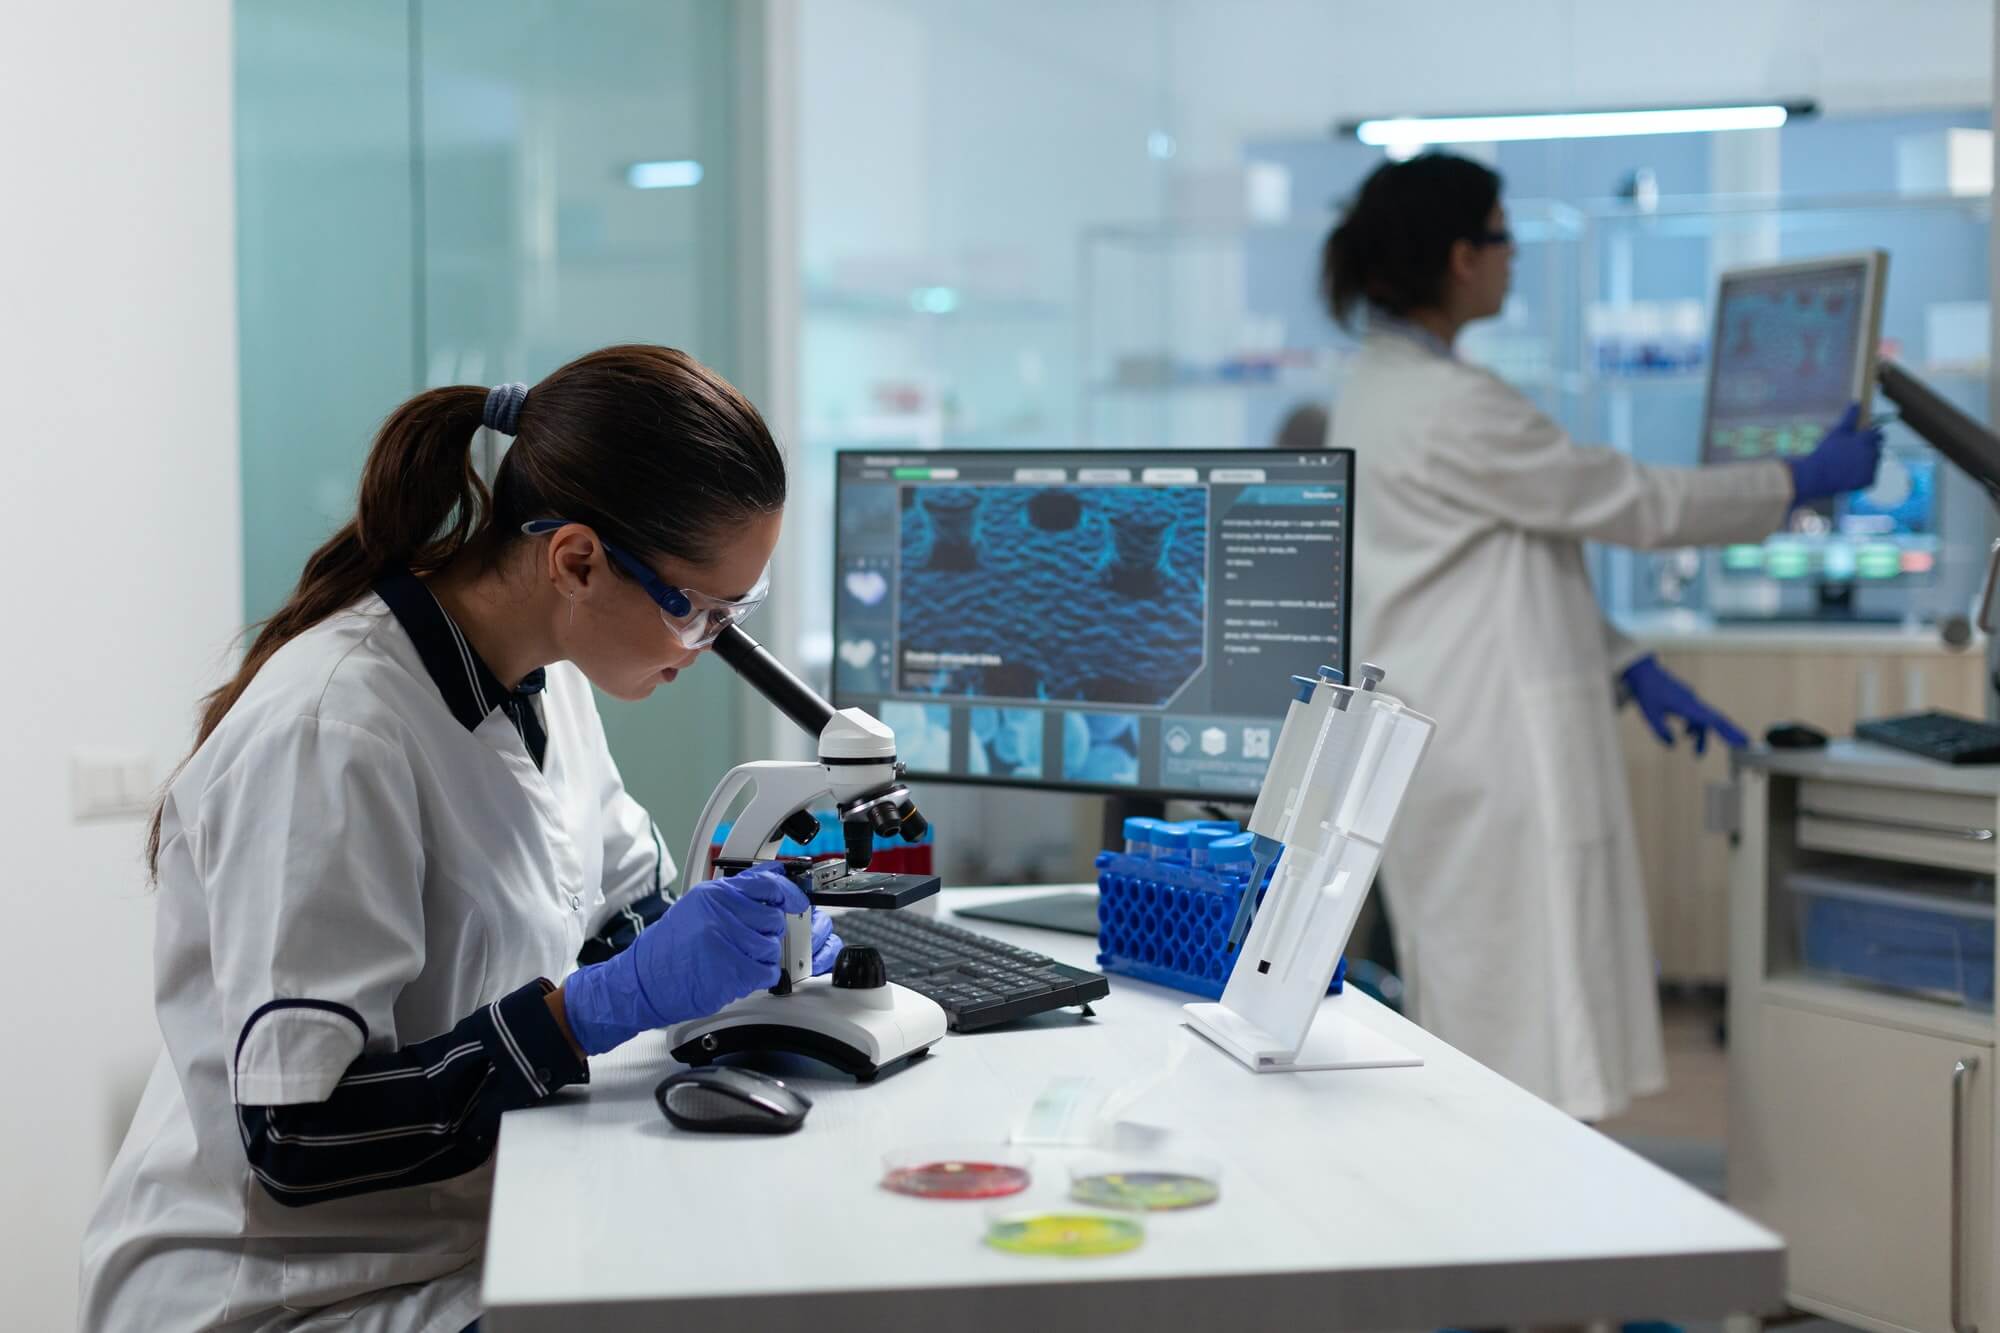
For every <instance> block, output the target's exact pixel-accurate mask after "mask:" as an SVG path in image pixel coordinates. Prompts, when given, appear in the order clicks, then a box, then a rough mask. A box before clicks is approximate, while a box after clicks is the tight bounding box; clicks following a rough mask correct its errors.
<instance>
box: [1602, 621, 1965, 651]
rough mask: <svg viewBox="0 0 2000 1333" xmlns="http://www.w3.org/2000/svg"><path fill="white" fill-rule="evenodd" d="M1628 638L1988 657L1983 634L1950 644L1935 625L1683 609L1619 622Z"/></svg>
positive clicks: (1680, 645)
mask: <svg viewBox="0 0 2000 1333" xmlns="http://www.w3.org/2000/svg"><path fill="white" fill-rule="evenodd" d="M1615 623H1616V624H1617V626H1618V628H1619V630H1621V631H1622V632H1623V633H1624V634H1625V635H1626V636H1627V637H1629V638H1631V639H1633V640H1634V641H1635V642H1637V643H1639V644H1641V645H1643V646H1644V647H1647V648H1650V649H1653V650H1655V651H1659V652H1664V651H1670V650H1674V649H1683V650H1694V651H1704V652H1728V653H1796V652H1814V653H1836V654H1850V655H1862V656H1873V655H1880V656H1888V657H1899V656H1909V655H1915V656H1934V655H1936V654H1938V653H1951V654H1957V653H1967V654H1969V655H1970V656H1972V657H1974V658H1979V657H1982V656H1984V653H1983V651H1982V650H1983V648H1984V645H1985V639H1984V636H1982V635H1980V634H1978V633H1976V632H1975V633H1973V635H1972V641H1971V642H1970V643H1966V644H1960V645H1953V644H1948V643H1946V642H1945V641H1944V640H1943V638H1942V637H1940V635H1939V633H1938V629H1937V626H1935V625H1921V624H1908V623H1903V622H1895V623H1878V622H1866V621H1862V622H1848V623H1845V624H1843V623H1841V622H1839V621H1792V622H1786V621H1756V620H1751V621H1717V620H1714V619H1711V618H1710V617H1708V616H1701V615H1693V614H1689V613H1687V612H1681V611H1662V612H1655V613H1650V614H1642V615H1627V616H1619V617H1617V618H1616V621H1615Z"/></svg>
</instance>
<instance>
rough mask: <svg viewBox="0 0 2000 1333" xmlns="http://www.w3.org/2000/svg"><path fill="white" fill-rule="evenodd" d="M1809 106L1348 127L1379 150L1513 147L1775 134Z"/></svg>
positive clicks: (1409, 120)
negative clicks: (1527, 142)
mask: <svg viewBox="0 0 2000 1333" xmlns="http://www.w3.org/2000/svg"><path fill="white" fill-rule="evenodd" d="M1810 109H1811V108H1810V107H1786V106H1779V105H1776V104H1771V105H1762V106H1701V107H1679V108H1672V109H1662V110H1657V111H1552V112H1538V113H1534V114H1529V115H1513V116H1404V117H1397V118H1393V119H1387V120H1364V121H1359V122H1357V123H1355V124H1354V125H1352V126H1351V127H1348V128H1350V130H1351V132H1352V133H1353V135H1354V137H1355V138H1357V139H1359V140H1360V141H1361V142H1362V143H1365V144H1371V145H1373V146H1375V147H1378V148H1389V147H1399V148H1400V147H1410V146H1421V145H1425V144H1441V143H1511V142H1515V141H1518V140H1521V139H1608V138H1615V137H1617V136H1620V135H1631V134H1713V133H1716V132H1718V131H1721V130H1774V129H1776V128H1778V127H1779V126H1780V125H1783V124H1784V123H1785V121H1786V120H1787V119H1789V118H1790V116H1791V115H1792V113H1793V112H1794V111H1810Z"/></svg>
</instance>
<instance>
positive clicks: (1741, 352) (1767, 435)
mask: <svg viewBox="0 0 2000 1333" xmlns="http://www.w3.org/2000/svg"><path fill="white" fill-rule="evenodd" d="M1863 281H1864V279H1863V275H1862V273H1861V272H1860V271H1859V270H1858V269H1839V270H1833V271H1829V272H1823V273H1804V274H1787V275H1773V276H1771V277H1769V278H1745V279H1741V280H1737V281H1733V282H1731V283H1730V284H1729V285H1728V286H1726V287H1725V288H1724V291H1723V298H1722V314H1721V318H1720V319H1719V320H1718V321H1717V325H1716V336H1717V340H1718V341H1717V345H1716V347H1715V365H1714V371H1713V375H1714V388H1713V397H1712V401H1711V403H1710V406H1709V440H1708V452H1707V458H1708V461H1710V462H1718V461H1727V460H1729V459H1736V458H1768V457H1771V456H1773V455H1782V456H1790V455H1796V454H1803V453H1808V452H1810V451H1811V450H1812V448H1813V446H1815V445H1816V444H1818V443H1819V439H1820V436H1821V435H1822V434H1823V433H1824V432H1825V430H1826V428H1827V427H1828V426H1830V425H1832V424H1833V422H1834V419H1835V418H1836V417H1838V416H1839V415H1840V413H1841V411H1842V410H1843V409H1844V408H1845V407H1846V406H1847V404H1848V403H1849V402H1850V401H1851V400H1852V399H1853V398H1854V383H1853V380H1854V373H1855V371H1854V362H1855V352H1856V349H1857V347H1858V346H1859V342H1860V338H1861V336H1862V321H1863V317H1864V315H1865V313H1866V312H1865V310H1864V309H1863V303H1862V286H1863Z"/></svg>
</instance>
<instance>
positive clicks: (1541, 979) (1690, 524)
mask: <svg viewBox="0 0 2000 1333" xmlns="http://www.w3.org/2000/svg"><path fill="white" fill-rule="evenodd" d="M1512 257H1513V246H1512V243H1511V240H1510V238H1509V235H1508V232H1507V220H1506V216H1505V213H1504V211H1503V210H1502V208H1501V204H1500V179H1499V177H1498V176H1497V175H1495V174H1494V173H1493V172H1491V171H1489V170H1487V169H1486V168H1485V167H1483V166H1480V165H1478V164H1477V163H1474V162H1470V161H1467V160H1465V159H1463V158H1457V157H1452V156H1447V155H1443V154H1429V155H1425V156H1422V157H1417V158H1414V159H1411V160H1410V161H1407V162H1401V163H1392V164H1389V165H1386V166H1384V167H1382V168H1380V169H1379V170H1377V171H1376V172H1375V173H1374V174H1373V175H1372V176H1371V177H1370V178H1369V179H1368V181H1367V182H1366V184H1365V185H1364V186H1363V187H1362V189H1361V192H1360V194H1359V195H1358V196H1357V197H1356V199H1355V201H1354V203H1353V204H1352V206H1351V207H1350V208H1349V210H1348V212H1347V214H1346V216H1345V217H1344V218H1343V220H1342V221H1341V223H1340V225H1339V226H1338V227H1337V228H1336V229H1335V230H1334V231H1333V232H1332V234H1331V235H1330V236H1329V238H1328V240H1327V244H1326V249H1325V255H1324V262H1323V270H1322V289H1323V294H1324V296H1325V297H1326V299H1327V301H1328V304H1329V306H1330V307H1331V309H1332V312H1333V314H1334V316H1335V317H1336V318H1337V319H1338V320H1340V321H1341V322H1342V323H1343V324H1346V325H1348V326H1349V327H1358V328H1359V329H1360V330H1362V331H1363V333H1364V338H1363V343H1362V347H1361V351H1360V353H1359V355H1358V356H1357V357H1356V358H1355V360H1354V362H1353V364H1352V366H1351V369H1350V371H1349V373H1348V374H1347V376H1346V377H1345V380H1344V383H1343V386H1342V389H1341V392H1340V394H1339V397H1338V400H1337V402H1336V405H1335V409H1334V413H1333V426H1332V429H1331V431H1330V433H1329V436H1328V439H1329V443H1330V444H1331V445H1332V446H1334V447H1337V448H1347V449H1352V450H1354V452H1355V457H1356V473H1355V500H1356V506H1355V515H1356V518H1355V539H1356V540H1355V556H1354V608H1353V610H1354V615H1353V647H1354V657H1355V660H1357V661H1358V660H1360V659H1362V658H1367V659H1369V660H1371V661H1376V662H1379V663H1381V664H1382V665H1383V666H1384V667H1386V668H1387V669H1388V672H1389V682H1390V687H1391V688H1393V689H1395V690H1396V691H1397V693H1399V694H1400V695H1401V696H1402V697H1404V698H1406V699H1407V700H1408V701H1409V702H1410V704H1411V705H1412V706H1414V707H1416V708H1418V709H1421V710H1423V711H1424V712H1427V713H1430V714H1432V715H1433V716H1435V717H1436V718H1437V722H1438V730H1437V738H1436V740H1435V742H1434V743H1433V745H1432V747H1431V750H1430V754H1429V756H1428V758H1427V759H1426V760H1425V764H1424V768H1423V771H1422V772H1421V773H1420V774H1419V775H1418V779H1417V784H1416V786H1415V787H1414V789H1413V790H1412V791H1411V793H1410V795H1409V798H1408V800H1407V801H1406V803H1405V805H1404V807H1403V810H1402V814H1401V817H1400V819H1399V821H1398V824H1397V829H1396V836H1395V841H1394V844H1393V845H1392V846H1391V847H1390V848H1389V849H1388V855H1387V859H1386V864H1385V867H1384V870H1383V882H1384V889H1385V894H1386V896H1387V899H1388V908H1389V915H1390V920H1391V925H1392V928H1393V930H1394V934H1395V940H1396V947H1397V954H1398V958H1399V960H1400V964H1401V967H1402V970H1403V972H1404V974H1405V982H1406V984H1407V987H1408V991H1407V993H1408V995H1409V996H1410V1001H1411V1004H1412V1012H1413V1014H1414V1016H1415V1017H1416V1019H1417V1020H1418V1021H1419V1022H1421V1023H1423V1024H1424V1025H1425V1026H1426V1027H1428V1028H1429V1029H1430V1030H1432V1031H1433V1032H1436V1033H1437V1034H1438V1035H1439V1036H1441V1037H1443V1038H1444V1039H1445V1040H1447V1041H1449V1042H1451V1043H1452V1044H1454V1045H1456V1046H1458V1047H1459V1048H1460V1049H1462V1050H1464V1051H1466V1052H1467V1053H1468V1054H1470V1055H1472V1056H1474V1057H1475V1058H1477V1059H1479V1060H1481V1061H1482V1062H1484V1063H1486V1064H1487V1065H1489V1066H1491V1067H1492V1068H1494V1069H1496V1070H1498V1071H1499V1072H1500V1073H1502V1074H1504V1075H1506V1076H1507V1077H1508V1078H1510V1079H1512V1080H1514V1081H1515V1082H1517V1083H1519V1084H1521V1085H1522V1086H1523V1087H1526V1088H1527V1089H1529V1090H1530V1091H1532V1092H1534V1093H1536V1094H1538V1095H1540V1096H1542V1097H1544V1098H1546V1099H1548V1100H1549V1101H1551V1102H1554V1103H1555V1104H1556V1105H1557V1106H1560V1107H1562V1108H1563V1109H1564V1110H1566V1111H1568V1112H1570V1113H1571V1114H1573V1115H1576V1116H1579V1117H1581V1118H1583V1119H1586V1120H1595V1119H1600V1118H1603V1117H1606V1116H1609V1115H1612V1114H1615V1113H1616V1112H1617V1111H1619V1110H1620V1109H1621V1108H1623V1107H1624V1106H1625V1105H1626V1103H1627V1101H1628V1100H1629V1099H1630V1098H1632V1097H1634V1096H1638V1095H1643V1094H1645V1093H1649V1092H1653V1091H1657V1090H1658V1089H1659V1088H1661V1087H1662V1086H1663V1085H1664V1083H1665V1070H1664V1065H1663V1060H1662V1053H1661V1040H1660V1019H1659V1008H1658V1002H1657V996H1656V992H1655V980H1654V960H1653V953H1652V948H1651V944H1650V942H1649V940H1648V938H1647V926H1646V910H1645V899H1644V895H1643V891H1642V886H1641V883H1640V878H1639V874H1640V872H1639V861H1638V856H1637V853H1636V849H1635V844H1634V834H1633V821H1632V811H1631V804H1630V797H1629V795H1628V794H1627V791H1626V785H1625V771H1624V767H1623V764H1622V761H1621V759H1620V755H1619V744H1618V731H1617V726H1616V723H1615V719H1614V710H1615V708H1616V707H1617V705H1618V703H1619V702H1620V700H1621V698H1624V699H1630V700H1632V701H1633V702H1635V703H1636V704H1637V705H1638V706H1639V707H1640V708H1641V710H1642V711H1643V713H1644V715H1645V717H1646V719H1647V721H1648V722H1649V723H1650V724H1651V726H1652V728H1653V730H1654V731H1655V732H1656V733H1657V734H1658V736H1659V738H1660V740H1661V742H1662V743H1663V744H1667V745H1672V744H1673V743H1674V742H1675V739H1676V738H1675V734H1674V731H1673V729H1672V724H1673V723H1674V722H1676V721H1678V722H1679V724H1680V725H1681V727H1682V729H1683V730H1684V731H1685V733H1686V734H1687V736H1688V737H1689V739H1690V740H1691V741H1692V742H1693V744H1694V747H1695V749H1696V750H1697V751H1699V750H1700V749H1701V748H1702V747H1703V746H1704V745H1705V743H1706V740H1707V737H1708V734H1709V733H1710V732H1711V731H1713V732H1715V733H1716V734H1717V735H1719V736H1720V737H1721V738H1722V739H1723V740H1724V741H1725V742H1726V743H1728V744H1730V745H1732V746H1735V745H1740V744H1742V742H1743V737H1742V736H1741V734H1740V733H1739V732H1737V731H1736V729H1735V728H1734V727H1733V726H1731V725H1730V724H1729V723H1728V721H1727V719H1725V718H1722V717H1721V716H1719V715H1718V714H1716V713H1715V712H1713V711H1712V710H1710V709H1709V708H1708V707H1706V706H1705V705H1704V704H1703V703H1702V702H1701V701H1700V700H1699V699H1698V698H1696V697H1695V696H1694V694H1693V693H1692V692H1691V691H1689V690H1688V689H1687V688H1686V687H1685V686H1683V685H1682V684H1681V683H1680V682H1678V681H1676V680H1675V679H1674V678H1673V677H1671V676H1670V675H1668V674H1667V673H1666V672H1665V671H1664V670H1662V669H1661V667H1660V666H1659V664H1658V662H1656V661H1654V660H1653V658H1651V657H1650V656H1648V655H1645V654H1644V653H1643V652H1642V651H1641V650H1639V649H1638V648H1636V647H1635V646H1634V645H1632V644H1631V643H1630V642H1629V641H1628V640H1626V639H1625V638H1624V637H1623V636H1622V635H1620V634H1619V633H1618V631H1617V630H1616V629H1614V628H1613V627H1612V626H1611V625H1610V624H1608V623H1607V622H1606V621H1605V619H1604V617H1603V615H1602V614H1601V613H1600V612H1599V609H1598V606H1597V602H1596V599H1595V598H1594V596H1593V594H1592V589H1591V583H1590V578H1589V575H1588V573H1587V571H1586V568H1585V564H1584V557H1583V549H1582V543H1584V542H1585V541H1598V542H1608V543H1611V544H1614V545H1619V546H1629V547H1638V548H1654V547H1669V546H1690V545H1705V544H1711V543H1724V542H1750V541H1757V540H1759V539H1761V538H1762V537H1764V536H1766V535H1767V534H1769V533H1770V532H1772V531H1773V530H1775V529H1776V528H1778V527H1779V526H1780V524H1781V523H1782V522H1783V521H1784V519H1785V517H1786V515H1787V513H1788V512H1789V511H1790V510H1791V508H1792V507H1793V506H1794V505H1795V504H1798V503H1802V502H1804V501H1807V500H1811V499H1816V498H1820V497H1822V496H1827V495H1832V494H1835V493H1838V492H1840V491H1843V490H1851V489H1856V488H1859V487H1863V486H1866V485H1867V484H1869V482H1870V480H1871V479H1872V477H1873V475H1874V470H1875V464H1876V461H1877V458H1878V456H1879V451H1880V447H1881V440H1880V436H1879V433H1877V432H1873V431H1865V430H1857V429H1855V428H1854V423H1853V419H1852V414H1851V413H1850V415H1849V417H1848V418H1847V419H1845V420H1843V422H1842V423H1841V424H1840V425H1839V426H1836V427H1835V428H1834V430H1833V431H1831V432H1830V433H1829V435H1828V437H1827V438H1826V440H1825V441H1823V442H1822V443H1821V445H1820V446H1819V447H1818V449H1817V450H1815V451H1814V452H1813V453H1812V454H1811V455H1809V456H1805V457H1800V458H1797V459H1793V460H1789V462H1778V461H1770V462H1750V463H1738V464H1731V465H1727V466H1715V467H1700V468H1665V467H1647V466H1643V465H1641V464H1639V463H1636V462H1634V461H1633V460H1632V459H1631V458H1629V457H1628V456H1626V455H1624V454H1621V453H1619V452H1616V451H1614V450H1611V449H1606V448H1594V447H1588V446H1585V445H1580V444H1578V443H1576V442H1575V441H1573V440H1571V439H1570V438H1569V436H1568V435H1567V434H1565V433H1564V431H1563V429H1562V427H1560V426H1559V425H1557V424H1556V423H1555V422H1554V421H1552V420H1550V419H1549V418H1548V417H1547V416H1545V415H1543V414H1542V413H1541V412H1540V411H1538V410H1537V409H1536V408H1535V406H1534V404H1533V403H1531V402H1530V401H1529V400H1528V399H1527V398H1526V397H1524V396H1523V395H1522V394H1521V393H1519V392H1518V391H1516V390H1515V389H1513V388H1512V387H1510V386H1508V385H1507V384H1505V383H1503V382H1501V380H1500V379H1498V378H1497V377H1496V376H1494V375H1492V374H1490V373H1488V372H1487V371H1485V370H1482V369H1479V368H1478V367H1475V366H1471V365H1467V364H1465V363H1464V362H1461V361H1459V360H1458V359H1457V358H1456V357H1455V356H1454V355H1453V351H1452V346H1453V342H1454V340H1455V339H1456V337H1457V335H1458V332H1459V330H1460V329H1461V328H1463V327H1464V326H1465V325H1466V324H1467V323H1469V322H1470V321H1472V320H1475V319H1481V318H1485V317H1487V316H1491V315H1494V314H1497V313H1498V312H1499V311H1500V309H1501V305H1502V303H1503V301H1504V300H1505V298H1506V295H1507V287H1508V282H1509V273H1510V267H1511V262H1512Z"/></svg>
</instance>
